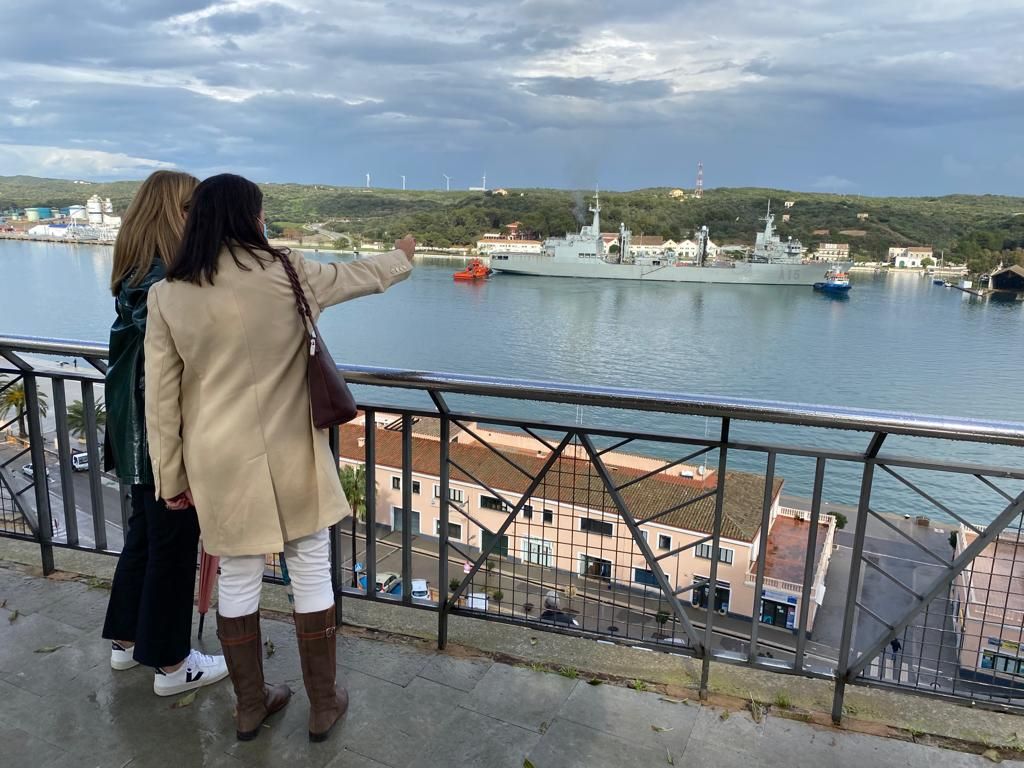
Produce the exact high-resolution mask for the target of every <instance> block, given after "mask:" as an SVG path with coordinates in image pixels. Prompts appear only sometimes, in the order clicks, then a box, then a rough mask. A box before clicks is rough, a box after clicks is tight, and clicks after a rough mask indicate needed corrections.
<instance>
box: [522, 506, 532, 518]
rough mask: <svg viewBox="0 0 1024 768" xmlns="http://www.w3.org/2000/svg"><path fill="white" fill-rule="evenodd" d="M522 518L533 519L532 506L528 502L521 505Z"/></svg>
mask: <svg viewBox="0 0 1024 768" xmlns="http://www.w3.org/2000/svg"><path fill="white" fill-rule="evenodd" d="M523 519H524V520H533V507H531V506H530V505H529V504H524V505H523Z"/></svg>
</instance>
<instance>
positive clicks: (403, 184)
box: [402, 175, 405, 192]
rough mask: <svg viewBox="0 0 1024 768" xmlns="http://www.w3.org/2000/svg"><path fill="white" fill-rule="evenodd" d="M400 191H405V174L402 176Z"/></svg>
mask: <svg viewBox="0 0 1024 768" xmlns="http://www.w3.org/2000/svg"><path fill="white" fill-rule="evenodd" d="M402 191H403V192H405V176H404V175H403V176H402Z"/></svg>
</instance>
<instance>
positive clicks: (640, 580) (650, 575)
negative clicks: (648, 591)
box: [633, 568, 658, 587]
mask: <svg viewBox="0 0 1024 768" xmlns="http://www.w3.org/2000/svg"><path fill="white" fill-rule="evenodd" d="M633 581H635V582H636V583H637V584H643V585H645V586H648V587H656V586H658V580H657V579H656V578H654V571H649V570H645V569H643V568H634V569H633Z"/></svg>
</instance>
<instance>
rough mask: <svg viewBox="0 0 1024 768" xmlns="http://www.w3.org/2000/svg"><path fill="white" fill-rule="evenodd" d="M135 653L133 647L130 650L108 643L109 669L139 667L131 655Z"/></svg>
mask: <svg viewBox="0 0 1024 768" xmlns="http://www.w3.org/2000/svg"><path fill="white" fill-rule="evenodd" d="M134 651H135V646H134V645H133V646H132V647H131V648H125V647H124V646H123V645H121V644H120V643H117V642H114V641H111V643H110V667H111V669H118V670H123V669H131V668H132V667H137V666H139V662H137V661H136V660H135V657H134V656H132V653H134Z"/></svg>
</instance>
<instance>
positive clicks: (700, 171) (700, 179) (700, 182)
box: [693, 162, 704, 200]
mask: <svg viewBox="0 0 1024 768" xmlns="http://www.w3.org/2000/svg"><path fill="white" fill-rule="evenodd" d="M693 196H694V197H696V198H697V199H698V200H699V199H700V198H702V197H704V163H702V162H699V163H697V188H696V189H694V191H693Z"/></svg>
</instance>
